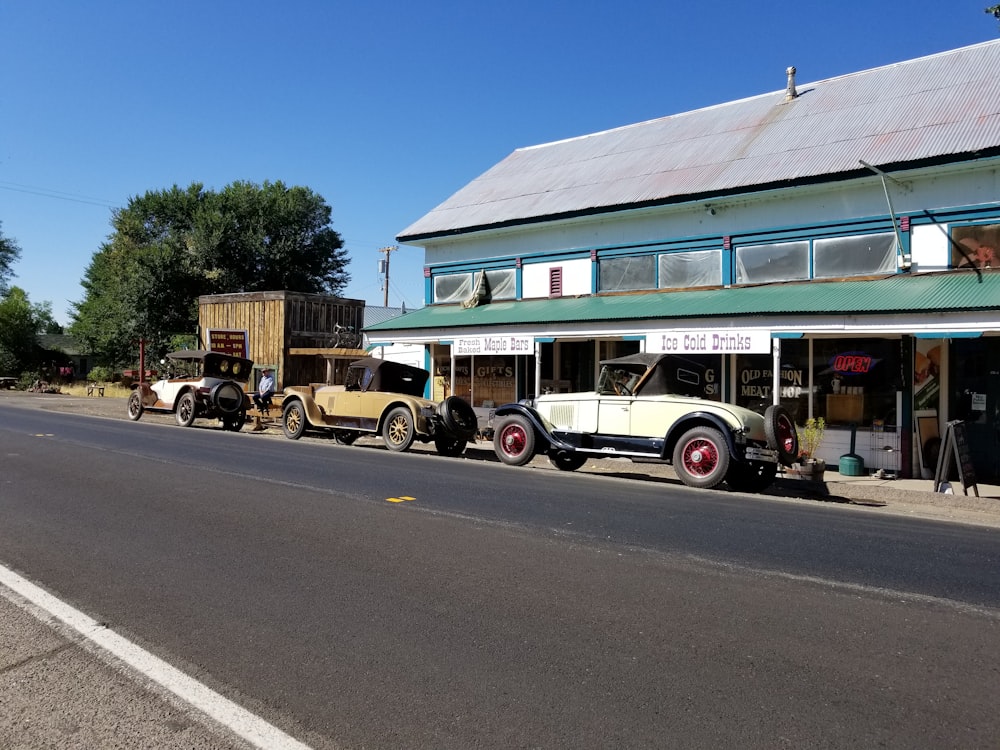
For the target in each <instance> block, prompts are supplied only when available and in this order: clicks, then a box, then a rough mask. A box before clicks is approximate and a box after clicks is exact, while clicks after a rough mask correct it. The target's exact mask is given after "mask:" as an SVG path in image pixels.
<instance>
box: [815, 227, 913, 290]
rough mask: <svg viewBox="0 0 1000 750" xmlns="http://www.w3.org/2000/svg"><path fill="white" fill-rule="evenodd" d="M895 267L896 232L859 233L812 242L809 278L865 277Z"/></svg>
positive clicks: (891, 269) (893, 270) (892, 270)
mask: <svg viewBox="0 0 1000 750" xmlns="http://www.w3.org/2000/svg"><path fill="white" fill-rule="evenodd" d="M895 270H896V235H895V234H893V233H891V232H890V233H886V234H862V235H857V236H854V237H832V238H830V239H826V240H815V241H814V242H813V277H814V278H817V279H829V278H838V277H840V276H867V275H869V274H877V273H893V272H895Z"/></svg>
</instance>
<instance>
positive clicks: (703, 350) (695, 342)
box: [646, 328, 771, 354]
mask: <svg viewBox="0 0 1000 750" xmlns="http://www.w3.org/2000/svg"><path fill="white" fill-rule="evenodd" d="M646 351H647V352H656V353H657V354H659V353H667V354H769V353H770V352H771V334H770V333H769V332H768V331H735V330H732V329H730V328H726V329H725V330H719V331H712V330H709V329H706V330H700V331H654V332H652V333H648V334H646Z"/></svg>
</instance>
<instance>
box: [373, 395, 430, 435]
mask: <svg viewBox="0 0 1000 750" xmlns="http://www.w3.org/2000/svg"><path fill="white" fill-rule="evenodd" d="M400 406H402V407H403V408H405V409H409V411H410V416H411V417H412V418H413V430H414V432H415V433H416V434H417V436H426V435H428V434H430V432H431V430H430V428H429V427H428V424H427V417H425V416H421V414H420V411H421V409H422V408H423V407H424V404H423V402H422V401H417V400H414V399H410V398H406V397H402V398H398V399H393V400H392V401H390V402H389V403H387V404H386V405H385V406H383V407H382V413H381V414H380V415H379V418H378V433H379V434H381V432H382V427H383V426H384V425H385V420H386V417H388V416H389V413H390V412H391V411H392V410H393V409H395V408H397V407H400ZM427 408H432V409H435V410H436V409H437V405H436V404H435V405H429V406H428V407H427Z"/></svg>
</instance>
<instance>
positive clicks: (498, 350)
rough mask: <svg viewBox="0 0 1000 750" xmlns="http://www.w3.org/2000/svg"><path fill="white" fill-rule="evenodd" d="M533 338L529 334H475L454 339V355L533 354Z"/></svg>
mask: <svg viewBox="0 0 1000 750" xmlns="http://www.w3.org/2000/svg"><path fill="white" fill-rule="evenodd" d="M534 353H535V340H534V339H533V338H532V337H531V336H503V335H497V336H475V337H469V338H457V339H455V356H456V357H468V356H469V355H473V354H534Z"/></svg>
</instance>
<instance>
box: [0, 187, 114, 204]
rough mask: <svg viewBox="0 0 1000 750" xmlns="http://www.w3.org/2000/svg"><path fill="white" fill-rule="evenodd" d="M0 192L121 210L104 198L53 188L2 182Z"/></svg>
mask: <svg viewBox="0 0 1000 750" xmlns="http://www.w3.org/2000/svg"><path fill="white" fill-rule="evenodd" d="M0 190H9V191H11V192H12V193H24V194H26V195H38V196H41V197H42V198H53V199H55V200H61V201H72V202H73V203H85V204H87V205H91V206H104V207H105V208H120V206H119V204H117V203H113V202H112V201H109V200H104V199H103V198H93V197H90V196H87V195H80V194H78V193H66V192H63V191H62V190H52V189H51V188H44V187H38V186H36V185H22V184H20V183H17V182H2V181H0Z"/></svg>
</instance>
